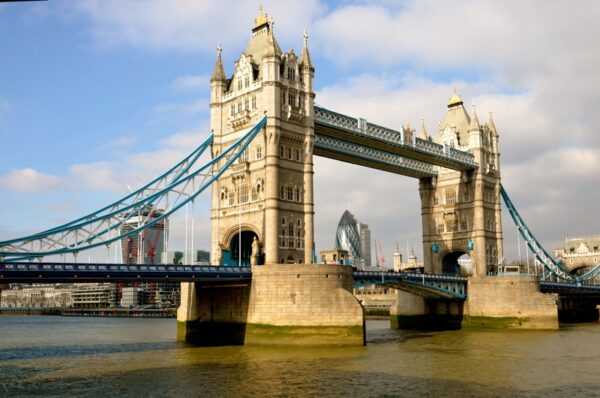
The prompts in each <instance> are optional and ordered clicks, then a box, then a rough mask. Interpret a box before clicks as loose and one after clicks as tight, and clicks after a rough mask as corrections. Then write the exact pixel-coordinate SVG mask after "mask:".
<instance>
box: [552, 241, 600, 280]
mask: <svg viewBox="0 0 600 398" xmlns="http://www.w3.org/2000/svg"><path fill="white" fill-rule="evenodd" d="M554 255H555V256H556V257H557V258H558V259H560V260H562V262H563V264H564V265H565V267H566V268H567V269H568V270H569V271H570V272H571V273H574V274H577V275H582V274H585V273H586V272H587V271H589V270H590V269H591V268H592V267H595V266H596V265H598V264H600V235H592V236H582V237H573V238H569V237H567V238H566V239H565V244H564V246H563V247H560V248H558V249H556V250H555V251H554Z"/></svg>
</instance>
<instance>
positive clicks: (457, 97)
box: [448, 92, 463, 108]
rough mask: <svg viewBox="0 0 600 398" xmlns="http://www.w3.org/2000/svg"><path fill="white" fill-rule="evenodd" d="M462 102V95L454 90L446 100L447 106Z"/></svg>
mask: <svg viewBox="0 0 600 398" xmlns="http://www.w3.org/2000/svg"><path fill="white" fill-rule="evenodd" d="M462 103H463V100H462V97H461V96H460V95H458V94H456V92H454V94H452V97H450V100H449V101H448V108H450V107H452V106H456V105H462Z"/></svg>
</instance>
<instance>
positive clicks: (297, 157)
mask: <svg viewBox="0 0 600 398" xmlns="http://www.w3.org/2000/svg"><path fill="white" fill-rule="evenodd" d="M295 155H296V156H295V158H296V161H298V162H299V161H300V150H299V149H296V151H295Z"/></svg>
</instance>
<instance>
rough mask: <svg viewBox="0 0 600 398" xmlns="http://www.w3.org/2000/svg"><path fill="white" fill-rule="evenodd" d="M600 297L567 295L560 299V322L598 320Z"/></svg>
mask: <svg viewBox="0 0 600 398" xmlns="http://www.w3.org/2000/svg"><path fill="white" fill-rule="evenodd" d="M598 301H599V300H598V298H597V297H593V298H586V297H567V296H560V297H559V299H558V320H559V321H560V322H566V323H574V322H596V321H597V320H598V319H599V318H600V317H599V313H598V307H597V305H598Z"/></svg>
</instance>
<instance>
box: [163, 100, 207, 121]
mask: <svg viewBox="0 0 600 398" xmlns="http://www.w3.org/2000/svg"><path fill="white" fill-rule="evenodd" d="M207 110H208V100H207V99H205V98H201V99H198V100H196V101H192V102H183V103H174V102H165V103H160V104H158V105H157V106H156V107H154V113H155V114H156V115H157V116H160V117H186V118H188V117H192V116H195V115H198V114H202V113H204V112H207Z"/></svg>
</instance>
